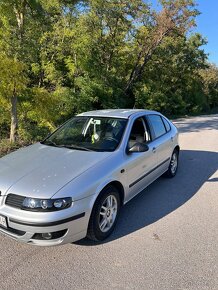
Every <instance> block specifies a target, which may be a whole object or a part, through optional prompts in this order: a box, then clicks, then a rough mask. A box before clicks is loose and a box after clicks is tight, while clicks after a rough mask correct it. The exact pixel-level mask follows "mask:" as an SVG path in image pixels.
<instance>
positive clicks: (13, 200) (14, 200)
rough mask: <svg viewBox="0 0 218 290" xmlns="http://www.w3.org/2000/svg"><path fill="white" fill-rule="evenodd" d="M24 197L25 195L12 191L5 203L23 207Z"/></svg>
mask: <svg viewBox="0 0 218 290" xmlns="http://www.w3.org/2000/svg"><path fill="white" fill-rule="evenodd" d="M24 199H25V196H21V195H16V194H12V193H10V194H9V195H8V196H7V198H6V201H5V204H7V205H9V206H12V207H16V208H21V207H22V204H23V201H24Z"/></svg>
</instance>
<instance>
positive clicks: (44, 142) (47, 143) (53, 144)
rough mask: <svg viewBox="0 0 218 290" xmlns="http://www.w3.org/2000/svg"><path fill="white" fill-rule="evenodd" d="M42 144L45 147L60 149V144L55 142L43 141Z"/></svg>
mask: <svg viewBox="0 0 218 290" xmlns="http://www.w3.org/2000/svg"><path fill="white" fill-rule="evenodd" d="M40 143H41V144H43V145H52V146H55V147H60V146H59V145H58V144H56V143H55V142H54V141H51V140H45V141H42V142H40Z"/></svg>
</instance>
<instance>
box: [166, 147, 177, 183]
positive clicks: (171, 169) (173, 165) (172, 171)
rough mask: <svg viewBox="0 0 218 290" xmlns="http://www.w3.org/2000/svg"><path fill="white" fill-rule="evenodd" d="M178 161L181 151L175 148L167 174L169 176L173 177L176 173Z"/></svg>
mask: <svg viewBox="0 0 218 290" xmlns="http://www.w3.org/2000/svg"><path fill="white" fill-rule="evenodd" d="M178 162H179V151H178V150H176V149H175V150H174V151H173V154H172V156H171V159H170V164H169V167H168V170H167V172H166V174H165V175H166V176H167V177H170V178H171V177H174V176H175V175H176V173H177V169H178Z"/></svg>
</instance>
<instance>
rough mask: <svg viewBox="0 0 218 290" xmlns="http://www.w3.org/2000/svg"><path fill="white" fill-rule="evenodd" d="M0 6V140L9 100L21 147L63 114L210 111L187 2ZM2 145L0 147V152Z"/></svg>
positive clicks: (215, 94) (37, 0)
mask: <svg viewBox="0 0 218 290" xmlns="http://www.w3.org/2000/svg"><path fill="white" fill-rule="evenodd" d="M159 2H160V3H161V5H162V8H163V9H162V10H161V11H154V10H152V6H151V5H150V4H148V2H147V1H142V0H135V1H129V0H122V1H120V0H108V1H105V0H90V1H68V0H48V1H43V0H28V1H27V0H8V1H1V2H0V66H1V71H0V139H4V138H8V137H9V133H10V125H11V119H12V117H14V116H13V114H12V113H11V111H12V110H11V107H12V102H11V98H12V97H16V98H17V101H18V102H17V105H16V106H17V119H18V121H19V123H18V125H19V126H18V132H19V136H20V139H21V140H26V141H27V142H30V141H32V140H40V139H42V138H43V137H45V136H46V135H47V134H48V133H49V132H51V131H52V130H54V128H55V127H56V126H58V125H59V124H61V123H62V122H64V121H65V120H67V119H68V118H69V117H71V116H72V115H74V114H76V113H79V112H82V111H86V110H92V109H101V108H121V107H131V106H134V107H137V108H149V109H154V110H159V111H161V112H163V113H165V114H167V115H168V116H170V115H174V116H175V115H183V114H193V113H194V114H196V113H200V112H203V111H207V110H210V109H211V110H212V109H214V108H216V107H218V73H217V71H218V69H217V67H215V66H211V65H208V63H207V56H206V54H205V53H204V51H203V49H202V48H201V47H202V45H204V44H205V40H204V39H203V38H202V36H201V35H199V34H194V35H191V36H190V34H189V33H188V32H189V29H190V28H191V27H192V26H193V25H194V22H195V17H196V16H197V15H198V11H197V10H196V9H195V3H194V1H192V0H176V1H172V0H167V1H159ZM0 146H2V145H0Z"/></svg>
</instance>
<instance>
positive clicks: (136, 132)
mask: <svg viewBox="0 0 218 290" xmlns="http://www.w3.org/2000/svg"><path fill="white" fill-rule="evenodd" d="M150 140H151V137H150V133H149V130H148V127H147V125H146V123H145V120H144V119H143V118H138V119H136V120H135V121H134V123H133V125H132V130H131V133H130V136H129V142H128V147H129V148H131V147H132V146H133V145H134V144H135V143H146V142H149V141H150Z"/></svg>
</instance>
